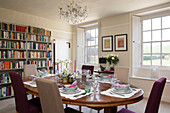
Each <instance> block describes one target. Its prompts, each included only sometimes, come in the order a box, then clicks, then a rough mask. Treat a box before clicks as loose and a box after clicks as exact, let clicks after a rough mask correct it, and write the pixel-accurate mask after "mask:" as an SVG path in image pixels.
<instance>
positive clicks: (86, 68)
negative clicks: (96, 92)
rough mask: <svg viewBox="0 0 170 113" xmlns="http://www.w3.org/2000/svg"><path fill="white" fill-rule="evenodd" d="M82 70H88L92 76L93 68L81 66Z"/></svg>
mask: <svg viewBox="0 0 170 113" xmlns="http://www.w3.org/2000/svg"><path fill="white" fill-rule="evenodd" d="M82 70H90V71H91V74H93V71H94V66H91V65H83V66H82Z"/></svg>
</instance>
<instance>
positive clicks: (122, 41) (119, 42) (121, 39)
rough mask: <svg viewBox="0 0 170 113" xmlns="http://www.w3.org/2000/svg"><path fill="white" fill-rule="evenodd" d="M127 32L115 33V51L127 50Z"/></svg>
mask: <svg viewBox="0 0 170 113" xmlns="http://www.w3.org/2000/svg"><path fill="white" fill-rule="evenodd" d="M127 47H128V46H127V34H120V35H115V51H127V50H128V48H127Z"/></svg>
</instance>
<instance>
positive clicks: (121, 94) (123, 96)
mask: <svg viewBox="0 0 170 113" xmlns="http://www.w3.org/2000/svg"><path fill="white" fill-rule="evenodd" d="M109 93H110V94H117V95H120V96H123V97H124V96H125V95H123V94H120V93H116V92H113V91H111V92H109Z"/></svg>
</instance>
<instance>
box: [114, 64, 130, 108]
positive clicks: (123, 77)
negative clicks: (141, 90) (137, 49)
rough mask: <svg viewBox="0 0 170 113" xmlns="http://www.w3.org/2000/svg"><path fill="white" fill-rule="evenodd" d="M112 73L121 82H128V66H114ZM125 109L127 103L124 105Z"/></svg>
mask: <svg viewBox="0 0 170 113" xmlns="http://www.w3.org/2000/svg"><path fill="white" fill-rule="evenodd" d="M114 71H115V72H114V73H115V74H116V75H117V79H118V80H120V81H121V82H122V83H128V82H129V68H128V67H115V68H114ZM125 108H126V109H127V108H128V107H127V105H125Z"/></svg>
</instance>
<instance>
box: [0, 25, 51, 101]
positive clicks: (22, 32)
mask: <svg viewBox="0 0 170 113" xmlns="http://www.w3.org/2000/svg"><path fill="white" fill-rule="evenodd" d="M24 64H36V65H37V69H47V71H48V72H49V73H52V72H53V66H52V43H51V31H48V30H45V29H43V28H37V27H32V26H21V25H15V24H9V23H3V22H0V99H4V98H9V97H12V96H13V90H12V88H11V80H10V77H9V72H10V71H16V72H18V73H20V74H21V76H22V77H24V72H23V67H24Z"/></svg>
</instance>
